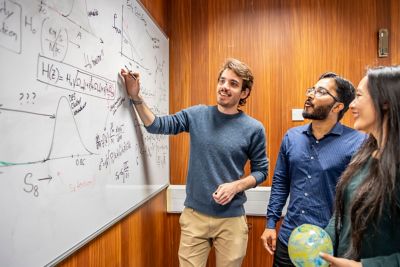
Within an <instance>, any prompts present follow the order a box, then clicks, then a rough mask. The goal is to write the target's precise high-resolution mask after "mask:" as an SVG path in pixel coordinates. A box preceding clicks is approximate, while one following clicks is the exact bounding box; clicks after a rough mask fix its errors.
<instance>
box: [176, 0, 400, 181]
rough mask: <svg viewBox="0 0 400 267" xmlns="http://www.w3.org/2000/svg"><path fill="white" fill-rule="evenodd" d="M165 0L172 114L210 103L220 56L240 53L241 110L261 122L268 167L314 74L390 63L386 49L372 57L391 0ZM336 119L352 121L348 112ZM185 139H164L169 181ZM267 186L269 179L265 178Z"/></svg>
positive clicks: (355, 75)
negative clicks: (247, 87)
mask: <svg viewBox="0 0 400 267" xmlns="http://www.w3.org/2000/svg"><path fill="white" fill-rule="evenodd" d="M391 2H392V3H391ZM169 5H170V6H169V10H170V11H169V23H170V32H169V34H170V39H171V43H170V48H171V51H170V55H171V56H170V58H171V68H170V71H171V73H170V77H171V92H170V97H171V100H172V101H171V112H176V111H178V110H180V109H181V108H184V107H188V106H191V105H196V104H208V105H212V104H215V88H216V78H217V77H216V75H217V73H218V70H219V67H220V65H221V64H222V62H223V61H224V59H225V58H227V57H237V58H240V59H242V60H243V61H245V62H246V63H248V64H249V65H250V66H251V67H252V69H253V72H254V75H255V86H254V89H253V91H252V93H251V96H250V99H249V102H248V103H247V105H246V107H245V108H244V110H245V111H246V112H247V113H248V114H250V115H251V116H253V117H255V118H256V119H258V120H260V121H261V122H262V123H264V125H265V127H266V130H267V136H268V155H269V158H270V160H271V169H270V173H273V167H274V165H275V162H276V156H277V153H278V151H279V146H280V141H281V139H282V136H283V134H284V133H285V132H286V130H287V129H289V128H291V127H293V126H297V125H300V124H302V123H299V122H293V121H291V118H290V116H291V109H292V108H302V107H303V103H304V100H305V96H304V91H305V88H307V87H309V86H312V85H313V84H314V83H315V82H316V80H317V78H318V77H319V75H320V74H322V73H323V72H325V71H334V72H337V73H339V74H341V75H343V76H345V77H347V78H348V79H350V80H351V81H353V83H354V84H355V86H357V84H358V81H359V80H360V78H361V77H362V76H363V74H364V72H365V68H366V66H374V65H382V64H390V63H391V61H392V58H395V57H396V55H397V54H398V53H397V51H394V49H392V53H391V57H389V58H383V59H381V58H378V57H377V30H378V29H379V28H389V29H390V28H391V27H392V25H394V26H393V27H395V28H398V25H399V24H398V23H397V24H395V23H394V22H393V21H391V16H390V14H392V16H394V17H396V18H397V20H398V13H396V12H395V11H393V9H392V11H391V9H390V7H391V5H393V6H397V9H398V3H397V2H396V1H395V0H384V1H379V0H365V1H364V0H353V1H346V0H339V1H330V0H303V1H296V0H290V1H279V0H268V1H262V0H255V1H239V0H237V1H230V0H219V1H212V0H204V1H187V0H172V1H170V3H169ZM394 32H395V31H394V30H391V33H393V36H394V34H395V33H394ZM392 39H394V38H392ZM396 40H397V39H396ZM392 46H393V45H392ZM343 122H344V123H345V124H348V125H352V118H351V115H350V114H347V115H346V116H345V118H344V119H343ZM188 142H189V141H188V138H187V136H185V137H176V138H175V137H174V138H172V139H171V159H173V161H172V163H171V178H172V180H171V182H172V183H173V184H184V183H185V175H186V172H187V160H188V157H187V156H186V155H188ZM175 160H176V161H175ZM270 184H271V179H270V180H269V181H268V182H267V183H265V185H270Z"/></svg>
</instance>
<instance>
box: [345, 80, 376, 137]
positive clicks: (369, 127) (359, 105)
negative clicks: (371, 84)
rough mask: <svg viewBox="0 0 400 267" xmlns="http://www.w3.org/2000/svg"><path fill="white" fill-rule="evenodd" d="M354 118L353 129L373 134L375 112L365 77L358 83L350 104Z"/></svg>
mask: <svg viewBox="0 0 400 267" xmlns="http://www.w3.org/2000/svg"><path fill="white" fill-rule="evenodd" d="M350 109H351V112H352V113H353V117H354V128H355V129H357V130H360V131H364V132H367V133H371V134H374V133H375V127H376V124H375V123H376V112H375V108H374V104H373V102H372V98H371V95H370V94H369V91H368V78H367V76H365V77H364V78H362V80H361V81H360V83H359V85H358V87H357V90H356V98H355V99H354V100H353V102H351V104H350Z"/></svg>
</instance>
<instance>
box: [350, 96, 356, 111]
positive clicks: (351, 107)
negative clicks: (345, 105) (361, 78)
mask: <svg viewBox="0 0 400 267" xmlns="http://www.w3.org/2000/svg"><path fill="white" fill-rule="evenodd" d="M355 106H356V99H355V98H354V99H353V101H351V103H350V105H349V107H350V109H354V108H355Z"/></svg>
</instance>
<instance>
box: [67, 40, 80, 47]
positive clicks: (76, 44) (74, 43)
mask: <svg viewBox="0 0 400 267" xmlns="http://www.w3.org/2000/svg"><path fill="white" fill-rule="evenodd" d="M69 42H70V43H71V44H73V45H76V47H78V48H81V46H80V45H78V44H76V43H74V42H72V41H69Z"/></svg>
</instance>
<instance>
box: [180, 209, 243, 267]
mask: <svg viewBox="0 0 400 267" xmlns="http://www.w3.org/2000/svg"><path fill="white" fill-rule="evenodd" d="M179 223H180V225H181V241H180V244H179V252H178V254H179V265H180V266H181V267H203V266H206V263H207V258H208V253H209V252H210V249H211V246H213V245H214V247H215V255H216V266H217V267H240V266H241V264H242V261H243V258H244V256H245V255H246V250H247V240H248V232H249V229H248V227H247V222H246V216H245V215H243V216H239V217H231V218H218V217H211V216H208V215H205V214H202V213H199V212H197V211H195V210H193V209H192V208H184V210H183V212H182V214H181V216H180V218H179Z"/></svg>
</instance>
